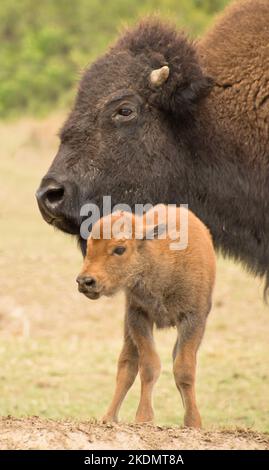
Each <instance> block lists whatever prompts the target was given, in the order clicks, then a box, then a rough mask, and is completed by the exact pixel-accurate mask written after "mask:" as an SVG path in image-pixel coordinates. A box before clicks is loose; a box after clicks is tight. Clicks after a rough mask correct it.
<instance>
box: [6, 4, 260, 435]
mask: <svg viewBox="0 0 269 470" xmlns="http://www.w3.org/2000/svg"><path fill="white" fill-rule="evenodd" d="M225 3H227V1H224V0H180V1H179V0H163V1H161V0H144V1H140V0H133V1H128V2H127V1H125V0H109V1H108V0H107V1H105V0H104V1H103V2H98V1H95V0H78V1H76V2H69V1H63V0H58V1H57V2H54V1H51V0H46V1H45V2H34V1H33V0H21V1H18V0H9V1H7V0H2V1H1V4H0V40H1V42H0V44H1V45H0V61H1V70H0V114H1V117H2V121H1V123H0V142H1V146H0V271H1V283H0V388H1V400H0V414H1V415H8V414H11V415H13V416H27V415H39V416H44V417H50V418H66V417H72V418H75V419H87V418H94V417H95V418H100V417H101V416H102V414H103V413H104V412H105V409H106V407H107V405H108V404H109V401H110V399H111V395H112V391H113V388H114V381H115V372H116V361H117V356H118V353H119V351H120V347H121V338H122V320H123V311H124V300H123V296H121V295H120V296H118V297H115V298H114V299H113V300H111V299H104V300H100V301H97V302H94V301H89V300H88V299H86V298H84V296H82V295H79V294H78V293H77V290H76V283H75V278H76V275H77V273H78V272H79V270H80V267H81V262H82V260H81V255H80V253H79V251H78V250H77V248H76V242H75V241H74V240H72V239H71V238H69V237H68V236H65V235H63V234H61V233H59V232H55V231H54V230H53V229H52V228H51V227H49V226H47V225H46V224H45V223H44V222H43V221H42V219H41V216H40V214H39V212H38V209H37V205H36V202H35V197H34V193H35V190H36V188H37V186H38V184H39V181H40V179H41V177H42V176H43V174H44V173H45V171H46V170H47V168H48V166H49V164H50V162H51V160H52V158H53V156H54V154H55V152H56V149H57V145H58V139H57V137H56V133H57V131H58V129H59V127H60V126H61V124H62V122H63V120H64V117H65V112H66V109H67V108H68V106H69V103H70V102H71V100H72V97H73V96H74V90H75V85H76V82H77V80H78V78H79V73H80V71H81V70H82V69H83V68H84V67H85V66H86V65H87V64H88V63H89V62H91V61H92V60H93V59H94V58H95V57H96V56H97V55H98V54H99V53H100V52H102V51H104V50H105V48H106V47H107V45H108V44H109V43H110V42H111V40H113V38H114V37H115V36H116V34H117V32H118V31H119V30H120V28H121V27H122V25H124V24H126V23H129V24H130V23H133V22H134V21H135V20H136V19H137V18H138V17H140V16H143V15H144V14H146V13H150V12H154V11H156V10H159V11H160V13H161V15H163V16H165V17H170V18H172V19H173V20H174V21H175V22H176V23H177V25H178V26H183V27H185V28H186V29H187V31H189V33H190V34H191V35H192V36H193V37H197V36H198V35H199V34H202V32H203V31H204V30H205V29H206V28H207V27H208V26H209V25H210V23H211V22H212V20H213V17H214V14H215V13H216V12H217V11H218V10H221V9H222V8H223V6H224V4H225ZM44 115H46V116H45V117H44ZM214 298H215V300H214V306H213V309H212V312H211V315H210V317H209V321H208V328H207V332H206V335H205V338H204V342H203V345H202V348H201V350H200V356H199V361H198V364H199V367H198V380H197V392H198V402H199V405H200V411H201V414H202V417H203V419H204V425H205V426H206V427H209V428H213V429H214V428H215V429H216V428H219V427H222V426H227V427H228V426H229V427H231V426H243V427H252V428H254V429H256V430H259V431H267V432H269V414H268V409H269V393H268V379H269V371H268V357H269V343H268V337H269V321H268V319H269V310H268V307H266V306H265V305H264V304H263V302H262V282H261V281H260V280H254V279H253V278H252V277H250V276H248V275H247V274H246V273H244V272H243V270H242V269H241V268H240V266H238V265H235V264H233V262H231V261H226V260H223V259H219V262H218V275H217V286H216V292H215V297H214ZM174 339H175V332H174V331H173V330H167V331H161V332H158V333H157V334H156V341H157V345H158V350H159V352H160V354H161V358H162V363H163V370H162V375H161V378H160V380H159V381H158V383H157V385H156V390H155V409H156V422H157V423H158V424H165V425H171V424H180V423H182V417H183V409H182V405H181V401H180V397H179V394H178V392H177V390H176V387H175V385H174V383H173V377H172V364H171V351H172V347H173V344H174ZM138 395H139V380H137V382H136V384H135V387H134V388H133V390H131V392H130V393H129V395H128V398H127V400H126V402H125V403H124V405H123V409H122V413H121V418H122V420H123V421H125V422H130V421H132V420H133V418H134V414H135V409H136V405H137V403H138Z"/></svg>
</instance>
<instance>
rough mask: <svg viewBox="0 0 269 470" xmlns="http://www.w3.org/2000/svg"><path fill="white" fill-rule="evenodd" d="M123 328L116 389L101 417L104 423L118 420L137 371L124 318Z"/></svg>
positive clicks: (134, 348) (134, 349) (133, 347)
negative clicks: (122, 342)
mask: <svg viewBox="0 0 269 470" xmlns="http://www.w3.org/2000/svg"><path fill="white" fill-rule="evenodd" d="M124 329H125V332H124V344H123V348H122V350H121V353H120V356H119V360H118V372H117V380H116V389H115V392H114V397H113V399H112V402H111V404H110V406H109V408H108V411H107V413H106V414H105V416H104V417H103V420H102V421H103V422H104V423H107V422H111V421H115V422H117V421H118V413H119V410H120V407H121V404H122V402H123V400H124V398H125V396H126V394H127V392H128V390H129V389H130V388H131V386H132V385H133V383H134V381H135V378H136V376H137V372H138V351H137V347H136V345H135V344H134V342H133V340H132V338H131V336H130V333H129V328H128V325H127V322H126V320H125V327H124Z"/></svg>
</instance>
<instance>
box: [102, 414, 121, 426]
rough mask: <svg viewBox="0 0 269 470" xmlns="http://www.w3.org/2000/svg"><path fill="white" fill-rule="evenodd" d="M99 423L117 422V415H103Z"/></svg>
mask: <svg viewBox="0 0 269 470" xmlns="http://www.w3.org/2000/svg"><path fill="white" fill-rule="evenodd" d="M101 423H103V424H108V423H118V418H117V416H111V415H105V416H103V418H102V419H101Z"/></svg>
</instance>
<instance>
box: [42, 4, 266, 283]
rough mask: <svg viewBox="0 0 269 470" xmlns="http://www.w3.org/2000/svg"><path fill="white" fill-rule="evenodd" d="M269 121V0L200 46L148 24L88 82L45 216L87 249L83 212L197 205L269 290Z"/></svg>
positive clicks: (126, 38) (49, 188)
mask: <svg viewBox="0 0 269 470" xmlns="http://www.w3.org/2000/svg"><path fill="white" fill-rule="evenodd" d="M268 116H269V2H268V0H244V1H240V2H236V3H235V4H233V5H232V6H230V7H229V8H228V9H227V10H226V12H225V13H224V15H223V16H222V17H221V18H220V19H219V20H218V21H217V23H216V25H215V26H214V27H213V29H212V30H211V31H209V33H207V34H206V36H205V37H204V38H203V39H202V40H200V41H199V42H197V43H194V44H193V43H191V42H190V41H189V40H188V39H187V38H186V37H185V36H184V35H183V34H181V33H178V32H177V31H175V30H174V29H173V28H171V27H170V26H167V25H165V24H162V23H161V22H159V21H156V20H153V21H152V20H146V21H144V22H142V23H141V24H139V25H138V26H137V27H135V28H134V29H131V30H129V31H127V32H125V33H124V35H123V36H122V37H121V38H120V39H119V40H118V42H117V43H116V44H115V45H114V46H113V47H112V48H111V49H110V50H109V51H108V52H107V53H106V54H105V55H104V56H103V57H101V58H99V59H98V60H97V61H96V62H95V63H94V64H92V65H91V66H90V68H89V69H88V70H87V71H86V72H85V74H84V76H83V78H82V80H81V82H80V85H79V90H78V95H77V98H76V101H75V104H74V107H73V110H72V111H71V113H70V115H69V117H68V119H67V121H66V123H65V125H64V127H63V129H62V131H61V134H60V137H61V144H60V148H59V151H58V153H57V155H56V157H55V159H54V161H53V163H52V165H51V167H50V169H49V171H48V173H47V174H46V175H45V177H44V178H43V180H42V183H41V186H40V188H39V190H38V192H37V199H38V204H39V207H40V210H41V213H42V215H43V217H44V219H45V220H46V221H47V222H49V223H51V224H53V225H54V226H56V227H58V228H59V229H60V230H63V231H65V232H68V233H71V234H74V235H77V236H78V238H79V239H80V235H79V232H80V224H81V217H80V207H81V206H82V205H83V204H85V202H87V201H94V202H95V203H97V204H98V205H99V207H101V206H102V197H103V195H111V197H112V205H114V204H115V203H127V204H129V205H130V206H131V207H133V206H134V204H135V203H152V204H157V203H160V202H162V203H165V204H169V203H170V204H171V203H177V204H179V203H188V204H189V207H190V208H191V209H192V211H194V212H195V214H197V215H198V216H199V217H200V218H201V219H202V220H203V221H204V222H205V223H206V224H207V225H208V226H209V227H210V230H211V232H212V235H213V238H214V242H215V245H216V247H217V248H219V249H221V250H222V251H223V252H224V253H225V254H227V255H229V256H233V257H234V258H236V259H239V260H241V261H242V262H243V263H244V264H245V265H246V266H247V267H248V268H249V269H250V270H251V271H252V272H253V273H254V274H259V275H265V276H266V277H267V282H268V279H269V243H268V235H269V211H268V209H269V207H268V206H269V132H268V125H269V117H268ZM80 241H81V246H82V249H83V245H84V242H83V240H80Z"/></svg>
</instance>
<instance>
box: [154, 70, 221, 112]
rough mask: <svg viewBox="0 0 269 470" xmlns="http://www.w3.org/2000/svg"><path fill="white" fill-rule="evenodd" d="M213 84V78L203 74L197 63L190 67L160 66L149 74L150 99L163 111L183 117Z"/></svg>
mask: <svg viewBox="0 0 269 470" xmlns="http://www.w3.org/2000/svg"><path fill="white" fill-rule="evenodd" d="M152 77H154V79H155V83H154V81H153V80H152ZM213 84H214V82H213V79H212V78H210V77H208V76H206V75H204V74H203V72H202V69H201V68H200V66H199V65H198V63H194V64H191V66H190V67H183V65H177V66H175V65H173V64H172V65H171V67H169V66H165V67H161V68H160V69H157V70H153V71H152V72H151V74H150V87H151V90H152V95H151V101H152V102H154V104H156V105H157V106H158V107H160V108H161V109H163V110H164V111H168V112H169V113H172V114H175V115H176V116H179V117H180V116H182V117H183V116H186V115H188V114H193V113H194V111H195V108H196V106H197V104H198V103H199V101H200V100H201V99H202V98H204V97H205V96H207V95H208V94H209V92H210V90H211V88H212V86H213Z"/></svg>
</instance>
